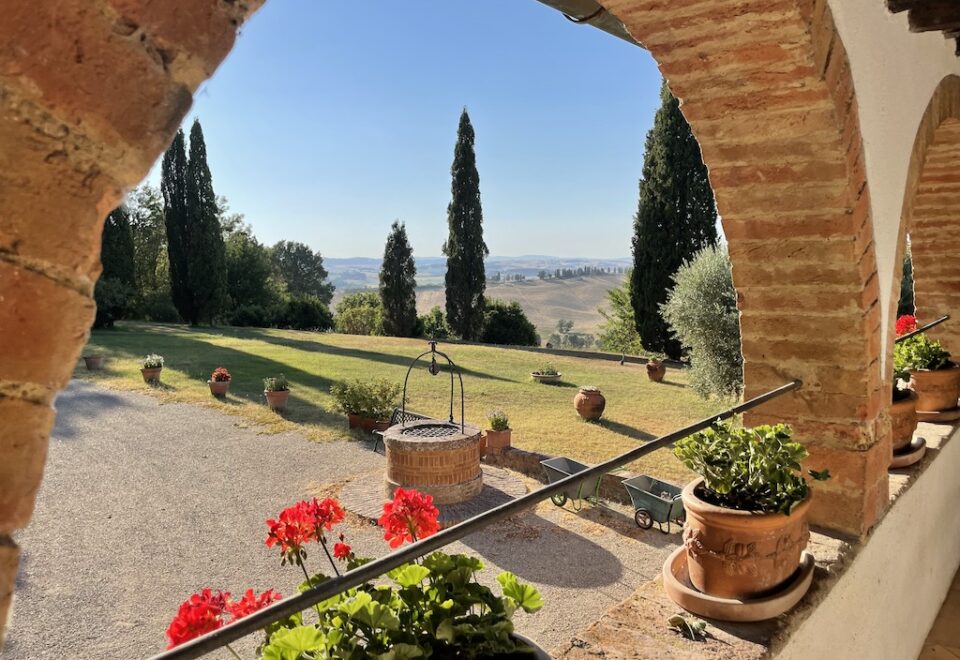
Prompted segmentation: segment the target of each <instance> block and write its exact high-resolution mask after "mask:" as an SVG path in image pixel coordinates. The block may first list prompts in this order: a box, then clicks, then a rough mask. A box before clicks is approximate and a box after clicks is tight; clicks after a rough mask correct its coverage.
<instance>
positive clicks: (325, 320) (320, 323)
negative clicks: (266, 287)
mask: <svg viewBox="0 0 960 660" xmlns="http://www.w3.org/2000/svg"><path fill="white" fill-rule="evenodd" d="M275 322H276V325H277V326H278V327H281V328H292V329H294V330H320V331H323V330H329V329H330V328H332V327H333V315H331V314H330V308H329V307H327V304H326V303H325V302H323V300H321V299H320V298H319V297H317V296H312V295H310V294H307V293H298V294H293V295H289V296H286V297H285V301H284V304H283V306H282V308H281V313H280V316H279V317H278V318H277V319H276V321H275Z"/></svg>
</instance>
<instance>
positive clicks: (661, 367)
mask: <svg viewBox="0 0 960 660" xmlns="http://www.w3.org/2000/svg"><path fill="white" fill-rule="evenodd" d="M665 375H667V365H665V364H664V363H663V362H660V361H658V360H650V361H649V362H647V378H649V379H650V380H652V381H653V382H654V383H659V382H660V381H662V380H663V377H664V376H665Z"/></svg>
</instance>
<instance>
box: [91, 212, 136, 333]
mask: <svg viewBox="0 0 960 660" xmlns="http://www.w3.org/2000/svg"><path fill="white" fill-rule="evenodd" d="M100 263H101V264H102V265H103V272H101V273H100V279H99V280H98V281H97V286H96V288H95V289H94V292H93V297H94V300H95V301H96V303H97V316H96V318H95V319H94V323H93V324H94V327H97V328H103V327H110V326H112V325H113V322H114V321H115V320H116V319H119V318H123V317H124V316H125V315H126V314H127V313H129V312H130V310H131V308H132V301H133V298H134V297H135V296H136V294H137V277H136V266H135V262H134V247H133V230H132V229H131V228H130V215H129V213H127V209H125V208H124V207H122V206H121V207H118V208H116V209H114V210H113V211H111V212H110V215H108V216H107V220H106V222H104V225H103V237H102V239H101V243H100Z"/></svg>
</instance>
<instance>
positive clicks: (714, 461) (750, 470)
mask: <svg viewBox="0 0 960 660" xmlns="http://www.w3.org/2000/svg"><path fill="white" fill-rule="evenodd" d="M791 437H792V431H791V429H790V427H789V426H787V425H786V424H776V425H774V426H769V425H763V426H756V427H753V428H733V427H732V426H731V425H730V424H723V423H717V424H714V426H713V427H711V428H709V429H707V430H705V431H701V432H700V433H695V434H694V435H691V436H688V437H686V438H684V439H683V440H680V441H679V442H677V444H676V446H675V447H674V449H673V451H674V454H676V456H677V458H679V459H680V461H681V462H682V463H683V464H684V465H686V466H687V467H688V468H690V469H691V470H693V471H694V472H696V473H697V474H699V475H700V476H701V477H703V487H702V489H701V491H702V492H700V491H698V492H697V496H698V497H700V498H701V499H703V500H704V501H707V502H709V503H711V504H716V505H717V506H722V507H726V508H729V509H738V510H741V511H756V512H761V513H772V512H781V513H786V514H789V513H790V512H791V511H793V509H794V508H795V507H796V506H797V505H798V504H800V503H801V502H803V501H804V500H805V499H806V498H807V495H808V493H809V488H808V486H807V480H806V479H805V478H804V477H803V474H802V473H801V469H802V468H801V466H800V461H802V460H803V459H805V458H806V457H807V455H808V454H807V450H806V448H805V447H804V446H803V445H801V444H800V443H799V442H794V441H792V440H791V439H790V438H791ZM809 473H810V476H812V477H813V478H814V479H817V480H820V481H822V480H825V479H829V478H830V473H829V471H826V470H824V471H822V472H816V471H813V470H810V471H809Z"/></svg>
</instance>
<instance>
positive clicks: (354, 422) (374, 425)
mask: <svg viewBox="0 0 960 660" xmlns="http://www.w3.org/2000/svg"><path fill="white" fill-rule="evenodd" d="M347 426H348V427H349V428H351V429H363V430H364V431H366V432H367V433H372V432H373V431H386V430H387V429H388V428H389V427H390V422H389V421H387V420H385V419H382V420H376V419H374V418H372V417H364V416H362V415H356V414H354V413H348V414H347Z"/></svg>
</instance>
